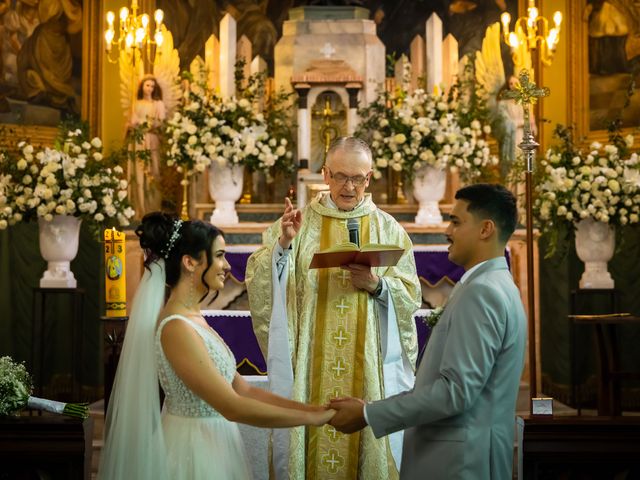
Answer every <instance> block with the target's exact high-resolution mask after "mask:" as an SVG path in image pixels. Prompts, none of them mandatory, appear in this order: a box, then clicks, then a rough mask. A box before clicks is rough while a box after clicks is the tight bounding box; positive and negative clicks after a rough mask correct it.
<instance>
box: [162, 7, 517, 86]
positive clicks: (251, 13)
mask: <svg viewBox="0 0 640 480" xmlns="http://www.w3.org/2000/svg"><path fill="white" fill-rule="evenodd" d="M156 4H157V6H158V8H162V9H163V10H165V24H166V25H167V28H168V29H169V30H170V31H171V33H172V35H173V39H174V45H175V47H176V48H177V49H178V52H179V54H180V65H181V68H182V69H188V67H189V65H190V64H191V62H192V61H193V59H194V58H195V57H196V55H201V56H203V54H204V43H205V42H206V40H207V38H209V36H210V35H211V34H212V33H213V34H216V35H218V25H219V23H220V20H221V19H222V17H223V16H224V14H225V13H227V12H229V13H231V14H232V15H233V16H234V18H235V19H236V21H237V37H238V38H240V37H241V36H242V35H246V36H247V38H248V39H249V40H250V41H251V44H252V49H253V55H260V56H261V57H263V58H264V59H265V60H266V61H267V64H268V65H269V68H270V71H271V72H273V51H274V47H275V44H276V42H277V41H278V39H279V38H280V36H281V35H282V25H283V23H284V22H285V21H286V20H288V18H289V10H290V9H291V8H294V7H300V6H305V5H354V6H361V7H364V8H367V9H369V11H370V15H371V17H370V18H372V19H373V21H374V22H376V24H377V31H378V36H379V37H380V39H381V40H382V42H383V43H384V45H385V47H386V52H387V54H393V53H394V52H395V55H396V57H399V56H400V55H402V54H403V53H404V54H407V55H408V53H409V45H410V44H411V41H412V40H413V39H414V37H415V36H416V35H421V36H423V37H424V34H425V23H426V21H427V19H428V18H429V17H430V16H431V14H432V13H436V14H437V15H438V16H439V17H440V18H441V19H442V21H443V33H444V35H447V34H449V33H451V34H452V35H453V36H454V37H455V38H456V40H457V41H458V46H459V51H460V56H462V55H465V54H467V53H470V52H473V51H476V50H479V49H480V47H481V45H482V39H483V37H484V34H485V30H486V28H487V27H488V26H489V25H491V24H492V23H495V22H498V21H499V20H500V15H501V14H502V13H503V12H505V11H508V12H509V13H510V14H511V17H512V18H517V17H518V1H517V0H439V1H432V0H360V1H358V0H351V1H349V0H347V1H342V2H340V1H321V0H306V1H305V0H229V1H225V2H222V1H221V0H216V1H211V0H157V1H156ZM504 47H505V51H504V54H503V61H504V63H505V68H506V69H507V74H509V73H511V70H510V69H512V68H513V66H512V61H511V57H510V55H509V51H508V50H509V49H508V47H507V46H506V45H505V46H504Z"/></svg>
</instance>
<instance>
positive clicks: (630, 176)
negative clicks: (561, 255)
mask: <svg viewBox="0 0 640 480" xmlns="http://www.w3.org/2000/svg"><path fill="white" fill-rule="evenodd" d="M554 137H555V139H556V140H557V141H556V143H555V144H554V145H553V146H552V147H551V148H549V149H548V150H547V151H546V153H545V156H544V159H542V160H541V162H540V167H539V168H540V171H539V172H538V177H539V178H538V182H537V183H538V184H537V186H536V201H535V204H534V210H535V213H536V216H537V218H538V220H539V223H540V229H541V232H542V233H543V234H544V235H548V236H549V240H550V247H551V249H550V251H549V255H552V254H553V253H555V249H556V246H557V244H558V241H559V240H560V239H559V238H558V235H559V230H558V227H559V226H565V227H568V230H569V231H572V230H573V229H575V227H576V225H577V223H578V222H579V221H580V220H584V219H589V218H591V219H593V220H595V221H598V222H602V223H605V224H610V225H614V226H624V225H629V224H636V223H638V222H640V158H638V154H637V153H636V152H633V153H632V152H631V149H632V147H633V145H634V137H633V135H631V134H629V135H626V136H623V135H622V134H621V133H620V131H619V129H618V128H617V127H615V126H614V127H612V128H611V129H610V137H609V143H607V144H605V145H602V144H601V143H599V142H593V143H591V144H590V145H589V149H588V150H587V151H583V150H582V149H580V148H578V146H576V144H575V142H574V138H573V132H572V129H571V128H570V127H565V126H563V125H557V126H556V128H555V130H554Z"/></svg>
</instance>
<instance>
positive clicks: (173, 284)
mask: <svg viewBox="0 0 640 480" xmlns="http://www.w3.org/2000/svg"><path fill="white" fill-rule="evenodd" d="M136 234H137V235H138V236H139V237H140V246H141V247H142V248H143V249H144V251H145V254H146V261H145V267H146V268H145V272H144V275H143V277H142V281H141V283H140V286H139V287H138V290H137V292H136V295H135V297H134V300H133V305H132V309H131V316H130V319H129V324H128V326H127V334H126V336H125V340H124V345H123V349H122V355H121V358H120V363H119V365H118V371H117V373H116V379H115V383H114V388H113V393H112V395H111V399H110V402H109V410H108V412H107V418H106V423H105V445H104V449H103V452H102V456H101V459H100V467H99V469H98V478H100V479H123V478H135V479H154V480H155V479H172V480H174V479H201V478H221V479H222V478H223V479H248V478H250V477H251V474H250V467H249V465H248V464H247V461H246V455H245V451H244V445H243V443H242V439H241V437H240V433H239V430H238V425H237V423H236V422H239V423H246V424H249V425H254V426H257V427H267V428H278V427H292V426H298V425H316V426H320V425H323V424H325V423H326V422H328V421H329V420H330V419H331V417H333V414H334V411H333V410H327V409H325V408H324V407H321V406H311V405H305V404H303V403H298V402H295V401H292V400H288V399H286V398H283V397H279V396H277V395H274V394H272V393H270V392H268V391H266V390H262V389H260V388H257V387H252V386H250V385H249V384H248V383H247V382H246V381H245V380H244V379H243V378H242V376H240V375H239V374H238V373H236V362H235V358H234V357H233V354H232V353H231V351H230V350H229V348H228V347H227V345H226V344H225V343H224V341H223V340H222V339H221V338H220V337H219V336H218V334H217V333H216V332H215V331H214V330H213V329H211V328H210V327H209V325H208V324H207V323H206V321H205V320H204V318H203V317H202V315H201V314H200V302H202V301H203V300H204V299H205V298H206V297H207V296H208V295H209V293H210V292H217V291H219V290H220V289H222V288H223V286H224V279H225V276H226V273H227V272H228V271H229V263H228V262H227V260H226V259H225V241H224V237H223V235H222V232H221V231H220V230H218V229H217V228H215V227H214V226H212V225H210V224H207V223H204V222H200V221H197V220H195V221H185V222H182V221H181V220H177V219H174V218H172V217H170V216H168V215H166V214H163V213H159V212H155V213H150V214H148V215H146V216H145V217H144V218H143V219H142V223H141V225H140V226H139V227H138V228H137V229H136ZM165 284H166V286H168V288H169V291H170V294H169V299H168V300H167V302H166V303H165V302H164V298H165ZM158 380H159V381H160V385H161V386H162V389H163V391H164V393H165V400H164V406H163V408H162V412H161V409H160V398H159V389H158Z"/></svg>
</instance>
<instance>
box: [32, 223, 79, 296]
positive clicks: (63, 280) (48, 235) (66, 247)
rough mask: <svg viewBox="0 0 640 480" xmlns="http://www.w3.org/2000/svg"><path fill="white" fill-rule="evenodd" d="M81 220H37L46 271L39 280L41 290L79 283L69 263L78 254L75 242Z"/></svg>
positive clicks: (73, 286) (77, 237) (67, 286)
mask: <svg viewBox="0 0 640 480" xmlns="http://www.w3.org/2000/svg"><path fill="white" fill-rule="evenodd" d="M81 223H82V220H81V219H80V218H78V217H72V216H69V215H54V216H53V220H51V221H47V220H45V219H44V218H39V219H38V227H39V231H40V254H41V255H42V257H43V258H44V259H45V260H46V261H47V269H46V270H45V272H44V274H43V275H42V278H41V279H40V288H76V287H77V286H78V282H77V281H76V278H75V277H74V275H73V272H72V271H71V260H73V259H74V258H76V255H77V254H78V239H79V236H80V224H81Z"/></svg>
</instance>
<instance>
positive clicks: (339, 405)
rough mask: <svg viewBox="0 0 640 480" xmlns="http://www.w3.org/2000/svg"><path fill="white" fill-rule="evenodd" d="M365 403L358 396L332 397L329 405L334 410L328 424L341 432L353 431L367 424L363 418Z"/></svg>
mask: <svg viewBox="0 0 640 480" xmlns="http://www.w3.org/2000/svg"><path fill="white" fill-rule="evenodd" d="M364 405H365V403H364V402H363V401H362V400H360V399H359V398H352V397H345V398H334V399H332V400H331V403H330V404H329V407H330V408H332V409H333V410H335V411H336V414H335V415H334V416H333V418H332V419H331V421H330V422H329V425H331V426H332V427H333V428H335V429H336V430H338V431H339V432H342V433H353V432H357V431H358V430H362V429H363V428H364V427H366V426H367V422H366V421H365V419H364Z"/></svg>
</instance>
